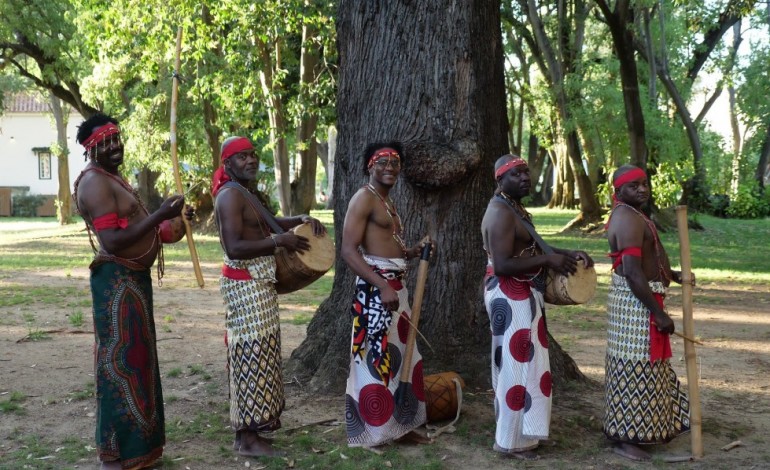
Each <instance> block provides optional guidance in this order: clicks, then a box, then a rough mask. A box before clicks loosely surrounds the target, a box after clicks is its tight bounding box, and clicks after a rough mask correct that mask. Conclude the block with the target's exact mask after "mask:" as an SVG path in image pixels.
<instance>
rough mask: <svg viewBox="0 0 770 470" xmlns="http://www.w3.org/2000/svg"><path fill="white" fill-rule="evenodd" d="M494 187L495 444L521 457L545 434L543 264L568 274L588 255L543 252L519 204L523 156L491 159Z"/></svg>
mask: <svg viewBox="0 0 770 470" xmlns="http://www.w3.org/2000/svg"><path fill="white" fill-rule="evenodd" d="M495 180H496V181H497V190H496V191H495V196H494V197H492V199H491V200H490V201H489V205H488V206H487V210H486V213H485V214H484V219H483V221H482V223H481V233H482V237H483V239H484V250H485V251H486V253H487V259H488V263H487V272H486V276H485V280H484V284H485V290H484V302H485V304H486V308H487V312H488V314H489V323H490V328H491V330H492V387H493V388H494V390H495V416H496V420H497V427H496V432H495V444H494V449H495V450H496V451H498V452H502V453H505V454H507V455H510V456H513V457H516V458H520V459H527V460H530V459H536V458H537V454H536V453H535V452H533V450H534V449H535V448H537V446H538V445H539V443H540V441H541V440H545V439H547V438H548V434H549V427H550V421H551V373H550V365H549V362H548V360H549V359H548V332H547V329H546V324H545V316H544V312H545V309H544V302H543V291H544V288H545V278H546V269H552V270H554V271H556V272H557V273H560V274H565V275H569V274H573V273H575V271H576V270H577V263H578V262H581V261H582V262H583V263H584V265H585V266H586V267H588V266H592V265H593V260H592V259H591V257H589V256H588V254H586V253H585V252H583V251H570V250H562V249H558V248H553V250H554V253H553V254H549V255H546V254H543V252H542V250H541V248H540V247H539V246H538V245H537V242H536V241H535V240H534V239H533V237H532V235H530V233H529V231H528V230H527V228H526V227H525V226H524V224H529V225H531V226H532V227H533V230H534V226H533V224H532V216H531V214H529V212H527V211H526V210H525V209H524V206H522V205H521V198H523V197H525V196H527V195H528V194H529V189H530V184H531V183H530V179H529V168H528V166H527V162H525V161H524V160H522V159H521V158H520V157H517V156H514V155H504V156H502V157H500V158H499V159H498V160H497V162H496V163H495Z"/></svg>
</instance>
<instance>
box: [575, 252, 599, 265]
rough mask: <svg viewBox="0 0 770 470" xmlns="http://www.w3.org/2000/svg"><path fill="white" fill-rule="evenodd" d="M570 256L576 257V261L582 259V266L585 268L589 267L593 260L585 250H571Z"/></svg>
mask: <svg viewBox="0 0 770 470" xmlns="http://www.w3.org/2000/svg"><path fill="white" fill-rule="evenodd" d="M572 256H574V257H575V259H577V260H578V261H582V262H583V266H585V267H586V268H590V267H591V266H593V265H594V260H593V259H592V258H591V257H590V256H588V253H586V252H585V251H581V250H578V251H573V252H572Z"/></svg>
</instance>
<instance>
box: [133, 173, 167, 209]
mask: <svg viewBox="0 0 770 470" xmlns="http://www.w3.org/2000/svg"><path fill="white" fill-rule="evenodd" d="M159 176H160V172H158V171H152V170H150V169H149V168H147V167H144V168H142V169H141V170H139V174H138V175H136V181H137V183H138V184H139V189H138V191H139V197H140V198H141V199H142V201H144V205H145V206H146V207H147V210H149V211H150V212H154V211H156V210H157V209H158V208H159V207H160V205H161V203H162V202H163V198H162V197H161V196H160V193H158V189H157V185H156V183H157V182H158V177H159Z"/></svg>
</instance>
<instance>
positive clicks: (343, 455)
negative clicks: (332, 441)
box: [340, 452, 348, 460]
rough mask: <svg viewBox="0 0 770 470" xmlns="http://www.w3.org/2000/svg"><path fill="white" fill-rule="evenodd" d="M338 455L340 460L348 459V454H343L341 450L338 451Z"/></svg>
mask: <svg viewBox="0 0 770 470" xmlns="http://www.w3.org/2000/svg"><path fill="white" fill-rule="evenodd" d="M340 457H341V458H342V460H347V459H348V456H347V455H345V454H343V453H342V452H340Z"/></svg>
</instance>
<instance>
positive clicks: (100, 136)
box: [83, 122, 120, 151]
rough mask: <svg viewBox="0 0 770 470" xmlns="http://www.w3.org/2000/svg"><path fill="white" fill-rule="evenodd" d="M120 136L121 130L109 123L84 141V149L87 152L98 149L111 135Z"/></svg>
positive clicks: (95, 130)
mask: <svg viewBox="0 0 770 470" xmlns="http://www.w3.org/2000/svg"><path fill="white" fill-rule="evenodd" d="M115 134H120V129H119V128H118V126H116V125H115V124H113V123H111V122H108V123H107V124H105V125H103V126H100V127H97V128H96V129H94V131H93V133H92V134H91V135H90V136H89V137H88V138H87V139H86V140H84V141H83V147H84V148H85V149H86V151H89V150H91V149H92V148H94V147H96V146H97V145H98V144H99V143H100V142H103V141H104V139H106V138H107V137H109V136H111V135H115Z"/></svg>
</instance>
